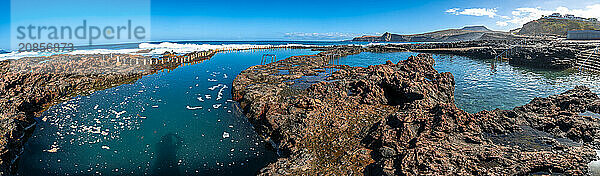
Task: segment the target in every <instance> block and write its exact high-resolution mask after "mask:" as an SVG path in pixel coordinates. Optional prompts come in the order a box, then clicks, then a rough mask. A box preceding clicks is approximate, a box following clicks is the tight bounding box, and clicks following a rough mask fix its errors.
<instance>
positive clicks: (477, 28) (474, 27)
mask: <svg viewBox="0 0 600 176" xmlns="http://www.w3.org/2000/svg"><path fill="white" fill-rule="evenodd" d="M462 30H468V31H492V30H490V29H488V28H487V27H485V26H465V27H463V28H462Z"/></svg>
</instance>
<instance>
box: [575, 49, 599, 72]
mask: <svg viewBox="0 0 600 176" xmlns="http://www.w3.org/2000/svg"><path fill="white" fill-rule="evenodd" d="M599 47H600V45H596V47H595V48H594V50H592V52H591V53H590V54H589V55H588V56H587V57H586V58H585V60H583V62H582V63H581V64H579V72H582V71H583V65H585V64H587V63H588V62H589V60H590V58H592V56H593V55H594V54H599V53H600V51H599V50H598V49H600V48H599Z"/></svg>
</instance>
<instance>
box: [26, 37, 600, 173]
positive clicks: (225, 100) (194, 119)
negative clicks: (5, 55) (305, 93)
mask: <svg viewBox="0 0 600 176" xmlns="http://www.w3.org/2000/svg"><path fill="white" fill-rule="evenodd" d="M316 53H318V52H315V51H310V50H284V49H276V50H261V51H237V52H229V53H218V54H217V55H215V56H214V57H213V58H211V59H210V60H207V61H204V62H202V63H198V64H194V65H185V66H181V67H179V68H176V69H174V70H171V71H165V72H159V73H156V74H153V75H148V76H144V77H143V78H141V79H140V80H138V81H136V82H134V83H132V84H125V85H121V86H118V87H115V88H110V89H107V90H103V91H97V92H95V93H93V94H91V95H88V96H78V97H75V98H73V99H71V100H70V101H67V102H65V103H62V104H58V105H55V106H53V107H51V108H50V109H49V110H48V111H46V112H44V113H43V115H42V116H41V117H39V118H38V119H37V121H38V125H37V128H36V130H35V132H34V134H33V136H32V137H31V138H30V139H29V141H28V142H27V144H26V146H25V152H24V154H23V155H22V156H21V159H20V161H19V171H18V174H19V175H90V174H102V175H254V173H256V172H257V171H258V170H259V169H260V168H262V167H264V166H265V165H266V164H268V163H269V162H272V161H274V160H275V159H276V158H277V155H276V153H275V152H274V150H272V149H270V145H271V144H268V143H266V142H263V140H262V139H261V137H259V136H258V135H257V134H256V132H255V131H254V130H253V128H252V125H251V124H250V123H249V122H248V121H247V119H246V117H244V115H243V114H242V113H241V111H240V109H239V107H238V104H237V103H235V102H233V101H232V100H231V87H232V85H231V84H232V82H233V79H234V78H235V76H236V75H237V74H238V73H239V72H241V71H242V70H244V69H246V68H248V67H250V66H253V65H258V64H260V59H261V57H262V55H263V54H275V55H276V56H277V58H279V59H283V58H287V57H290V56H294V55H307V54H316ZM416 54H417V53H411V52H400V53H368V52H366V53H360V54H357V55H351V56H347V57H344V58H340V59H339V60H338V61H336V62H338V63H339V64H343V65H350V66H363V67H365V66H369V65H376V64H384V63H385V61H386V60H391V61H393V62H398V61H400V60H404V59H407V58H408V57H409V56H411V55H416ZM434 57H435V59H436V65H435V68H436V69H437V70H438V71H440V72H451V73H452V74H453V75H454V78H455V81H456V90H455V98H456V104H457V106H459V107H460V108H462V109H465V110H466V111H468V112H472V113H473V112H478V111H481V110H493V109H496V108H500V109H512V108H513V107H515V106H520V105H523V104H526V103H528V102H529V101H531V99H533V98H534V97H545V96H549V95H553V94H557V93H562V92H564V91H566V90H568V89H571V88H573V87H574V86H576V85H586V86H588V87H590V88H592V90H593V91H594V92H596V93H598V92H599V91H600V83H599V82H598V80H599V78H600V77H599V76H597V75H595V74H589V73H583V74H580V73H576V72H569V71H548V70H531V69H525V68H518V67H512V66H510V65H508V64H507V63H494V62H493V61H489V60H479V59H471V58H467V57H459V56H448V55H434ZM492 65H494V66H492Z"/></svg>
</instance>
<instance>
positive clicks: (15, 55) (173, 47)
mask: <svg viewBox="0 0 600 176" xmlns="http://www.w3.org/2000/svg"><path fill="white" fill-rule="evenodd" d="M298 46H305V47H312V46H316V45H302V44H286V45H253V44H221V45H211V44H179V43H171V42H163V43H159V44H152V43H140V44H139V45H138V48H134V49H88V50H75V51H71V52H59V53H50V52H17V51H13V52H10V53H4V54H0V61H2V60H7V59H20V58H23V57H39V56H50V55H52V54H73V55H75V54H134V55H161V54H163V53H165V52H167V51H168V52H176V53H179V54H182V53H191V52H196V51H208V50H241V49H261V48H272V47H298ZM148 49H151V51H150V52H139V51H142V50H148Z"/></svg>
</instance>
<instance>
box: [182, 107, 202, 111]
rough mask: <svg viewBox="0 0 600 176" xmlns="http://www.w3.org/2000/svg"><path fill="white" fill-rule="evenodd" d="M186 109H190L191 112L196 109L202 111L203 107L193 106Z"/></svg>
mask: <svg viewBox="0 0 600 176" xmlns="http://www.w3.org/2000/svg"><path fill="white" fill-rule="evenodd" d="M185 108H187V109H189V110H196V109H202V106H195V107H192V106H186V107H185Z"/></svg>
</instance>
